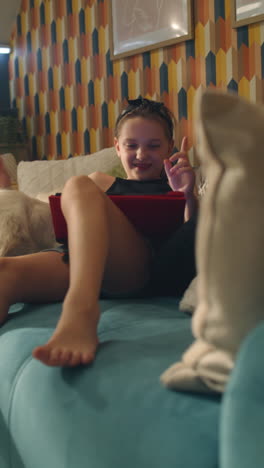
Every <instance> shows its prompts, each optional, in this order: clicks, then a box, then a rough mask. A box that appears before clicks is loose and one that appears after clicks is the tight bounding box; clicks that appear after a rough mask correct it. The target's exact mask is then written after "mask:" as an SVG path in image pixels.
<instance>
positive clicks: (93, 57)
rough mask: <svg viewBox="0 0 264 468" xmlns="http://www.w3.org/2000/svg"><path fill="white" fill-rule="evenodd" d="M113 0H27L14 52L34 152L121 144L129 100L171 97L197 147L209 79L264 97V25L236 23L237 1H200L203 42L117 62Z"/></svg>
mask: <svg viewBox="0 0 264 468" xmlns="http://www.w3.org/2000/svg"><path fill="white" fill-rule="evenodd" d="M109 1H110V0H22V2H21V10H20V13H19V15H18V16H17V23H16V27H15V29H14V32H13V36H12V42H13V53H12V55H11V58H10V90H11V98H12V104H13V106H14V107H18V109H19V115H20V117H21V119H22V120H23V124H24V126H25V128H26V131H27V134H28V137H29V139H30V141H31V143H32V145H31V146H32V155H33V157H34V158H39V159H61V158H63V159H65V158H68V157H71V156H76V155H80V154H85V153H92V152H94V151H97V150H99V149H101V148H103V147H106V146H112V142H113V128H114V122H115V119H116V117H117V115H118V113H119V112H120V110H121V109H122V108H123V106H124V105H125V102H126V98H127V97H129V98H136V97H137V96H138V95H141V96H143V97H147V98H151V99H157V100H162V101H164V102H165V103H166V104H167V105H168V107H169V108H170V109H171V110H172V111H173V112H174V114H175V116H176V119H177V122H178V125H177V129H176V146H178V147H179V145H180V141H181V138H182V136H183V135H188V136H189V146H190V147H192V125H193V100H194V96H195V93H196V91H197V90H198V89H199V88H200V87H201V86H202V87H208V86H212V87H219V88H222V89H230V90H234V91H236V92H238V94H239V95H241V96H244V97H246V98H248V99H250V100H252V101H260V102H261V101H262V100H263V75H264V24H263V23H256V24H254V25H251V26H249V27H247V26H244V27H241V28H238V29H232V27H231V19H230V0H194V30H195V37H194V40H191V41H187V42H183V43H180V44H176V45H172V46H169V47H166V48H162V49H158V50H155V51H150V52H145V53H143V54H138V55H135V56H132V57H128V58H125V59H120V60H117V61H111V59H110V51H109V34H110V31H109V13H108V2H109Z"/></svg>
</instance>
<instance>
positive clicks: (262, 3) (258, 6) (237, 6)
mask: <svg viewBox="0 0 264 468" xmlns="http://www.w3.org/2000/svg"><path fill="white" fill-rule="evenodd" d="M231 14H232V27H233V28H239V27H240V26H247V25H248V24H253V23H257V22H259V21H264V0H231Z"/></svg>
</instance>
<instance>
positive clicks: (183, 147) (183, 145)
mask: <svg viewBox="0 0 264 468" xmlns="http://www.w3.org/2000/svg"><path fill="white" fill-rule="evenodd" d="M187 149H188V138H187V136H185V137H183V139H182V142H181V149H180V151H181V153H186V151H187Z"/></svg>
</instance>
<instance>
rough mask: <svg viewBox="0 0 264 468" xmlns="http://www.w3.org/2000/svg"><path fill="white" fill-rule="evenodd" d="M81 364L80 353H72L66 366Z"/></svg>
mask: <svg viewBox="0 0 264 468" xmlns="http://www.w3.org/2000/svg"><path fill="white" fill-rule="evenodd" d="M80 364H81V352H80V351H74V352H73V353H72V355H71V358H70V359H69V360H68V366H71V367H74V366H79V365H80Z"/></svg>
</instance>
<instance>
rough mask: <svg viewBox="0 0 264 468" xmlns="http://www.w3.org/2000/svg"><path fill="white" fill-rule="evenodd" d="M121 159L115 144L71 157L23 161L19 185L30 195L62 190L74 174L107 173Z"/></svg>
mask: <svg viewBox="0 0 264 468" xmlns="http://www.w3.org/2000/svg"><path fill="white" fill-rule="evenodd" d="M119 163H120V159H119V157H118V156H117V154H116V150H115V148H114V147H111V148H104V149H103V150H101V151H97V152H96V153H93V154H88V155H85V156H77V157H74V158H69V159H60V160H52V161H21V162H20V163H19V164H18V167H17V180H18V187H19V190H20V191H21V192H24V193H25V194H27V195H29V196H31V197H36V196H37V195H38V194H40V193H46V194H48V193H54V192H56V191H57V192H60V191H61V190H62V188H63V187H64V184H65V182H66V181H67V180H68V179H69V178H70V177H72V176H74V175H82V174H87V175H88V174H91V173H92V172H95V171H101V172H106V173H108V171H111V170H112V169H113V168H114V167H115V166H117V165H118V164H119Z"/></svg>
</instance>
